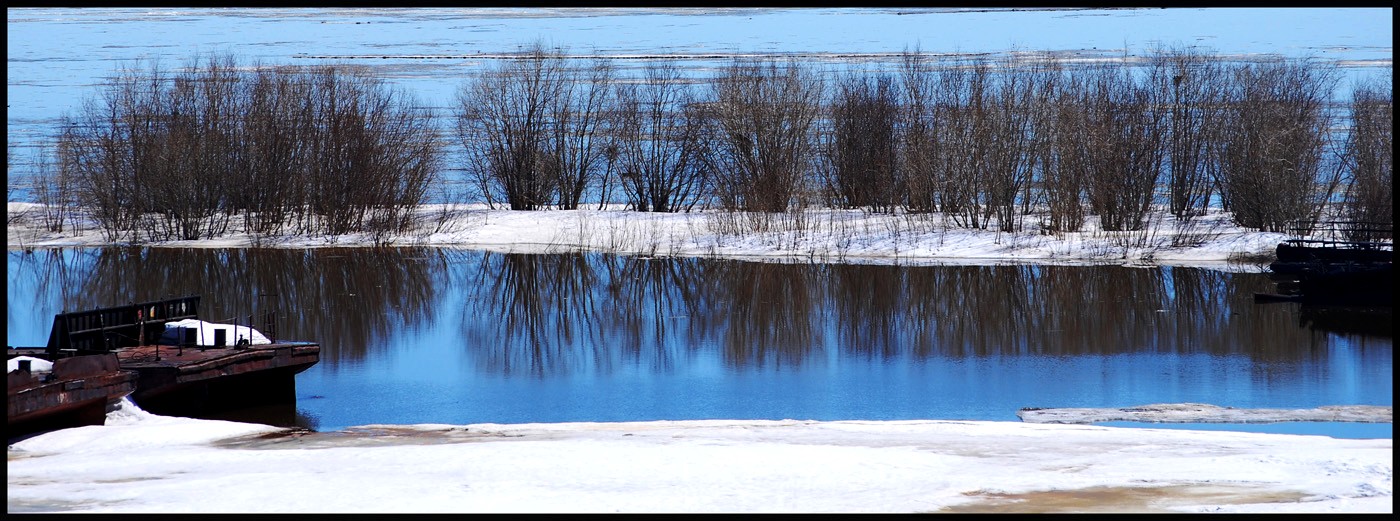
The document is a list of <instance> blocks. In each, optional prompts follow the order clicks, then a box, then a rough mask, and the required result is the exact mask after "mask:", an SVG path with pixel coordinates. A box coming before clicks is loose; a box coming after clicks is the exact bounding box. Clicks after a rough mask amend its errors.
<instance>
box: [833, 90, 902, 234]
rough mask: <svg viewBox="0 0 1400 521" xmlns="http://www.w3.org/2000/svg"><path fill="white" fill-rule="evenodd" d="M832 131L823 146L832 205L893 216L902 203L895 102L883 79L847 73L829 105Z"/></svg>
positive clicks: (897, 106) (893, 92) (894, 97)
mask: <svg viewBox="0 0 1400 521" xmlns="http://www.w3.org/2000/svg"><path fill="white" fill-rule="evenodd" d="M828 111H829V116H828V117H829V120H830V122H831V133H830V135H829V137H828V138H827V139H826V140H824V142H823V143H822V145H823V146H822V152H823V154H824V156H825V158H826V160H827V161H828V162H829V164H830V168H829V169H828V175H827V176H826V179H825V185H824V188H825V190H826V192H827V193H828V194H829V195H828V197H827V200H828V201H829V202H830V204H831V205H832V206H839V207H843V208H866V209H869V210H870V211H873V212H877V213H893V212H894V210H895V208H896V207H897V206H899V205H901V204H902V203H903V201H902V200H901V199H902V197H900V196H902V195H903V190H901V189H902V185H903V180H902V178H901V177H902V176H901V172H900V160H899V136H898V135H897V133H896V129H897V125H898V121H899V111H900V107H899V100H898V98H897V92H896V91H895V86H894V82H893V80H892V79H891V78H889V77H888V76H879V77H877V78H875V79H873V80H872V79H870V78H869V77H865V76H858V75H855V74H848V75H846V76H845V77H843V78H842V79H841V81H840V83H839V84H838V86H837V88H836V92H835V95H834V99H833V100H832V101H831V104H830V108H829V109H828Z"/></svg>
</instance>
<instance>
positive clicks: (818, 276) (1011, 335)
mask: <svg viewBox="0 0 1400 521" xmlns="http://www.w3.org/2000/svg"><path fill="white" fill-rule="evenodd" d="M9 275H10V282H11V289H10V294H9V304H10V305H9V309H8V313H7V316H8V318H9V320H10V322H11V324H14V323H16V322H17V321H21V322H25V323H26V324H28V323H29V322H33V323H34V325H33V326H32V327H31V326H26V327H27V329H24V331H29V330H36V331H37V328H40V327H42V328H44V331H43V332H42V335H43V336H42V338H34V339H26V341H28V342H29V343H28V344H21V345H42V343H43V342H44V341H45V340H46V339H47V336H46V335H47V326H48V324H50V323H51V321H52V315H53V314H54V313H58V312H61V311H63V310H79V309H90V308H94V307H101V306H109V305H116V304H124V303H127V302H134V301H141V300H153V299H160V298H166V297H172V296H180V295H189V294H198V295H201V296H202V297H203V300H202V304H201V305H202V309H201V313H202V315H204V316H205V317H206V318H207V319H209V320H215V321H235V320H236V321H245V322H246V320H247V318H248V317H249V316H261V313H263V312H265V311H268V310H275V311H276V313H277V334H278V336H279V337H281V338H286V339H296V340H311V341H316V342H320V343H321V344H322V345H323V350H322V362H321V365H322V366H325V367H327V368H328V370H335V368H336V367H337V366H338V365H339V364H342V363H347V362H356V361H362V360H364V359H365V358H367V357H370V356H375V355H377V354H385V353H387V352H389V351H390V350H395V349H412V348H413V346H411V345H404V342H405V341H404V340H403V338H404V337H405V336H406V335H405V333H406V332H408V331H412V330H426V329H431V328H438V327H449V328H453V329H455V330H456V331H457V332H458V333H457V334H454V335H449V338H454V339H456V340H455V341H458V342H460V344H461V349H462V350H464V352H466V353H468V356H469V357H470V358H471V359H472V360H475V361H476V362H477V364H476V365H477V366H478V368H479V369H478V370H482V371H485V372H487V373H493V374H500V375H512V374H529V375H535V376H549V375H564V374H573V373H580V372H593V373H601V374H606V373H609V372H611V371H614V370H615V369H616V368H617V367H623V366H625V367H644V368H646V369H647V370H650V371H654V372H662V373H664V372H669V371H673V370H676V368H677V367H678V364H681V363H683V361H685V360H687V359H688V358H689V357H694V356H697V355H700V354H705V353H710V352H713V354H715V355H717V356H718V359H719V360H720V361H721V363H722V364H723V365H725V366H728V367H733V368H745V367H747V368H764V367H773V368H781V367H797V366H802V365H804V364H813V363H827V362H828V361H829V360H830V359H831V357H833V356H836V357H858V358H863V359H877V360H897V359H906V360H914V361H917V360H925V359H929V358H934V357H940V358H953V359H958V358H968V357H978V358H981V357H1008V356H1013V357H1014V356H1030V355H1034V356H1052V357H1067V356H1079V355H1100V356H1106V355H1107V356H1111V355H1117V354H1143V353H1159V354H1168V355H1188V354H1205V355H1215V356H1227V355H1241V356H1247V357H1250V358H1251V359H1254V360H1256V361H1257V362H1296V361H1306V360H1309V359H1312V358H1314V357H1325V356H1327V351H1326V349H1325V348H1326V347H1327V345H1328V342H1329V336H1328V335H1336V334H1337V333H1336V332H1335V331H1322V330H1314V329H1311V328H1309V327H1306V324H1308V323H1311V322H1310V321H1302V320H1301V319H1300V317H1299V309H1298V308H1297V306H1296V305H1290V304H1268V305H1265V304H1256V303H1254V302H1253V301H1252V295H1253V293H1254V292H1256V291H1267V290H1268V288H1269V287H1270V282H1269V281H1268V279H1267V277H1266V276H1265V275H1264V274H1262V273H1232V272H1224V271H1216V270H1210V269H1197V268H1170V267H1160V268H1127V267H1121V266H1036V265H1005V266H890V265H860V264H786V263H775V262H748V261H738V260H722V259H704V258H677V259H666V258H639V257H624V256H616V255H608V254H594V253H565V254H549V255H526V254H502V253H490V252H480V251H470V250H453V249H440V248H322V249H209V248H137V247H114V248H92V249H55V250H38V251H35V252H34V253H21V252H18V251H11V252H10V257H9ZM448 297H452V299H449V298H448ZM457 299H460V300H461V302H463V304H461V305H460V307H456V306H454V307H455V308H456V309H445V310H442V312H441V313H439V308H441V307H443V306H444V305H445V304H444V303H445V302H447V301H449V300H457ZM1376 317H1377V318H1375V319H1374V321H1384V322H1385V324H1384V327H1383V328H1380V327H1378V326H1374V321H1373V322H1368V324H1372V325H1373V327H1372V329H1376V330H1380V329H1383V330H1384V331H1387V332H1388V331H1389V330H1390V327H1389V320H1390V315H1389V313H1385V314H1384V315H1383V316H1382V315H1376ZM439 321H450V322H448V323H443V324H439V323H438V322H439ZM22 329H23V328H22ZM13 330H14V328H12V331H13ZM1372 333H1373V334H1374V331H1373V332H1372ZM26 334H28V335H30V336H39V333H26ZM13 335H14V333H13V332H12V338H11V342H12V343H14V342H16V340H15V338H14V337H13ZM437 338H442V336H441V335H439V336H438V337H437ZM1364 338H1365V339H1369V340H1363V341H1362V345H1363V347H1364V346H1365V345H1366V343H1367V342H1378V343H1383V344H1385V345H1386V346H1388V345H1389V340H1388V339H1377V338H1375V337H1364ZM1273 370H1279V369H1274V368H1268V369H1261V371H1273Z"/></svg>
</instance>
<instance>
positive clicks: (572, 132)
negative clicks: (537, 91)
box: [545, 59, 614, 210]
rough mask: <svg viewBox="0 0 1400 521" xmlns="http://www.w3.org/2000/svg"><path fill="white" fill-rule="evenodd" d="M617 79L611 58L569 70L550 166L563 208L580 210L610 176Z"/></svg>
mask: <svg viewBox="0 0 1400 521" xmlns="http://www.w3.org/2000/svg"><path fill="white" fill-rule="evenodd" d="M613 75H614V72H613V66H612V64H611V63H610V62H609V61H607V60H605V59H596V60H594V61H593V62H591V63H590V64H589V65H588V66H587V67H586V68H583V69H575V68H565V69H564V71H563V78H562V80H563V81H562V83H561V85H560V92H559V95H558V97H556V98H555V99H554V100H552V103H550V118H549V119H550V124H549V132H550V133H549V138H548V140H547V145H546V149H547V156H548V158H549V160H548V161H546V163H545V164H546V165H547V166H548V167H549V169H550V170H551V172H550V175H552V176H553V177H554V178H555V183H556V184H557V185H558V188H557V189H556V190H557V194H558V203H559V204H558V206H559V208H560V209H564V210H576V209H578V206H579V202H580V200H581V199H582V198H583V195H584V193H586V192H587V191H588V190H589V189H590V188H593V187H594V186H596V185H598V184H600V183H601V182H602V179H603V177H604V176H605V175H606V168H607V166H608V162H607V157H606V153H607V150H606V149H607V146H606V144H605V142H606V140H607V135H606V130H607V129H606V123H607V121H608V114H609V113H610V112H611V111H612V110H613V102H614V97H613V92H612V84H613Z"/></svg>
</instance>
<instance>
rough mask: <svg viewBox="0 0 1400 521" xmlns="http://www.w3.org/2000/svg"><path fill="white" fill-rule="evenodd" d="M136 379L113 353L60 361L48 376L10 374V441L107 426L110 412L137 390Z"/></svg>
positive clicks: (8, 430)
mask: <svg viewBox="0 0 1400 521" xmlns="http://www.w3.org/2000/svg"><path fill="white" fill-rule="evenodd" d="M136 377H137V373H135V372H133V371H125V370H122V369H121V368H120V366H119V362H118V360H117V357H116V355H114V354H105V355H87V356H75V357H71V358H64V359H60V360H57V361H55V362H54V366H53V371H51V372H49V373H48V374H33V373H30V372H26V371H14V372H11V373H9V375H8V377H7V379H8V386H7V393H6V394H7V404H6V405H7V407H6V408H7V415H6V425H5V433H6V437H7V438H9V439H14V438H16V437H19V436H25V435H29V434H34V433H39V432H44V431H50V430H55V429H62V428H68V427H80V426H84V425H102V424H103V423H104V422H105V421H106V417H107V411H108V410H110V409H111V408H113V407H114V406H115V405H116V404H117V402H119V401H120V400H121V399H122V398H123V397H126V396H128V395H130V394H131V393H132V392H134V391H135V389H136Z"/></svg>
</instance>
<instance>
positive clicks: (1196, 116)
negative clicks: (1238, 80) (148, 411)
mask: <svg viewBox="0 0 1400 521" xmlns="http://www.w3.org/2000/svg"><path fill="white" fill-rule="evenodd" d="M1151 60H1152V61H1151V64H1150V65H1149V73H1148V81H1149V82H1150V83H1151V88H1153V89H1154V90H1155V93H1154V98H1155V99H1157V100H1161V101H1160V103H1162V104H1165V105H1166V106H1167V107H1169V108H1168V109H1167V114H1166V116H1165V124H1166V129H1165V130H1164V133H1165V139H1166V166H1167V169H1166V173H1167V194H1168V195H1167V200H1168V202H1169V208H1170V211H1171V213H1172V215H1174V216H1176V218H1177V219H1182V220H1186V219H1191V218H1193V217H1195V216H1198V215H1201V214H1204V213H1205V211H1206V208H1207V207H1208V206H1209V204H1210V197H1211V194H1212V192H1213V185H1212V183H1211V173H1210V171H1209V168H1210V166H1211V161H1210V159H1209V152H1210V147H1211V145H1212V143H1214V142H1216V141H1217V140H1218V139H1220V125H1221V120H1222V113H1223V111H1224V107H1225V92H1226V89H1227V88H1228V86H1229V83H1228V80H1229V78H1228V77H1226V75H1225V72H1226V69H1225V67H1224V65H1223V64H1221V63H1220V61H1219V60H1218V59H1215V58H1214V57H1211V56H1208V55H1206V54H1203V53H1201V52H1199V51H1195V50H1192V49H1190V48H1183V49H1171V50H1160V49H1159V50H1157V51H1156V52H1154V53H1153V55H1152V58H1151Z"/></svg>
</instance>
